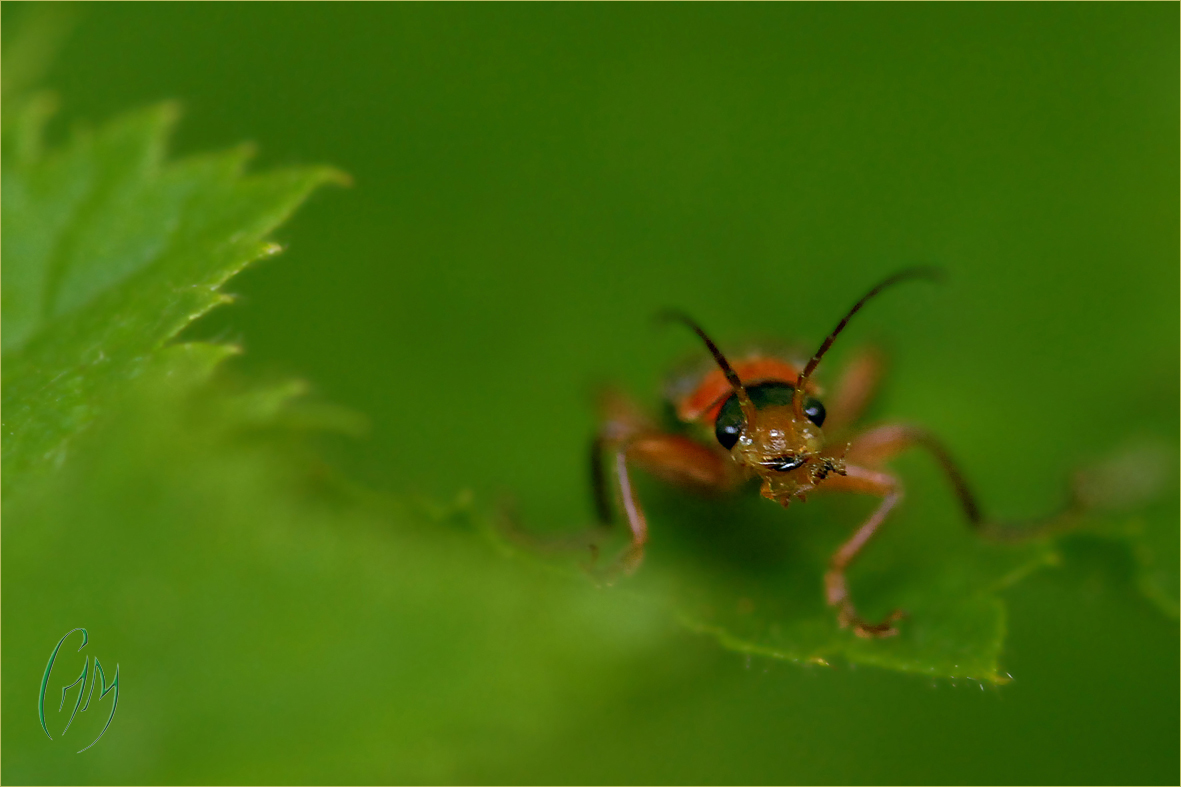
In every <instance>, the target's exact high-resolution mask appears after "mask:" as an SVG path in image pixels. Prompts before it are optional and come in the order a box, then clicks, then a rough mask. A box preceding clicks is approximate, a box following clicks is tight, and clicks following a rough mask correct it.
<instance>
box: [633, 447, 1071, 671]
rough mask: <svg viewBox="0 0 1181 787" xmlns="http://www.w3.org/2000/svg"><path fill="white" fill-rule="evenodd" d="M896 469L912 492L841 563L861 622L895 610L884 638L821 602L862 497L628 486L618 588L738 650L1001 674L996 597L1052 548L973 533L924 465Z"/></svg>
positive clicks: (1000, 610) (1046, 559)
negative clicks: (627, 544) (633, 495)
mask: <svg viewBox="0 0 1181 787" xmlns="http://www.w3.org/2000/svg"><path fill="white" fill-rule="evenodd" d="M899 465H900V466H901V467H903V468H904V476H905V477H907V479H908V480H909V481H911V482H912V483H910V484H908V487H909V488H911V489H912V490H913V491H912V492H911V494H910V495H909V496H908V498H907V499H906V500H905V502H904V504H903V505H902V506H901V507H900V508H899V509H898V510H897V511H896V512H895V513H894V515H893V516H891V518H890V520H888V521H887V524H886V525H885V526H883V528H882V530H881V532H880V533H879V534H878V535H877V536H875V539H874V541H872V542H871V543H870V545H869V546H867V547H866V548H865V550H864V552H863V553H862V556H861V557H859V559H858V560H857V561H856V562H855V563H854V564H853V566H852V567H851V568H850V570H849V581H850V586H851V590H852V593H853V598H854V601H855V602H856V603H857V605H858V609H859V610H860V611H861V612H862V614H863V615H864V616H865V617H866V618H867V619H868V620H875V619H879V618H881V617H884V616H885V615H886V614H887V613H889V612H890V611H891V610H893V609H901V610H903V611H905V612H906V613H907V615H908V617H907V618H905V619H904V620H902V621H900V622H899V623H898V625H897V627H898V630H899V634H898V635H897V636H894V637H890V638H885V639H871V640H867V639H861V638H858V637H857V636H855V635H854V634H853V633H852V632H850V631H848V630H845V629H841V628H840V627H839V625H838V624H837V620H836V616H835V613H834V611H833V610H832V609H831V608H829V607H828V606H827V605H826V604H825V601H824V591H823V576H824V572H825V569H826V568H827V563H828V559H829V557H830V556H831V555H832V553H833V552H834V551H835V550H836V549H837V547H838V546H839V545H840V544H841V543H842V542H843V541H844V540H845V539H846V538H848V537H849V536H850V535H851V534H852V532H853V530H854V529H855V527H856V526H857V525H858V524H859V523H860V522H861V521H862V520H864V518H865V517H866V516H868V514H869V512H870V511H872V507H873V505H874V504H876V500H874V499H872V498H861V499H859V500H858V499H851V500H842V499H837V498H828V499H826V498H824V497H823V496H820V497H818V498H817V499H816V500H810V501H809V502H808V503H807V505H803V504H799V503H796V504H793V505H792V506H791V507H790V508H789V509H787V510H786V511H785V510H783V509H782V508H781V507H780V506H777V505H773V504H771V503H769V502H768V501H766V500H763V499H761V498H758V497H756V496H754V495H753V494H752V495H750V496H745V497H744V496H739V497H735V498H731V499H725V500H718V501H701V500H697V499H694V498H693V497H691V496H689V495H688V494H687V493H683V492H679V491H678V490H674V489H668V488H665V487H661V486H659V485H657V484H655V483H643V482H641V484H642V486H641V489H642V492H641V494H642V496H643V499H644V502H645V506H646V511H647V514H648V517H649V524H650V527H651V531H652V535H651V538H652V542H651V545H650V547H649V549H648V550H647V557H646V560H645V564H644V565H643V567H642V568H641V569H640V571H639V572H637V574H636V575H635V576H634V577H632V578H629V579H627V580H621V581H620V584H626V585H627V586H628V587H634V588H635V589H636V591H637V592H639V593H640V594H641V595H642V596H644V597H647V598H649V599H651V600H657V599H662V600H664V603H666V604H669V605H670V609H671V612H672V614H673V615H674V616H675V617H676V618H677V619H678V620H679V621H680V622H681V623H682V624H683V625H684V626H686V627H687V628H688V629H690V630H692V631H695V632H698V633H700V634H704V635H708V636H711V637H713V638H715V639H716V640H717V641H718V642H719V643H720V644H722V645H723V646H724V647H727V648H730V649H732V650H736V651H738V652H741V653H745V654H750V655H758V656H766V657H771V658H775V659H782V660H786V661H791V662H798V663H812V664H831V663H833V662H845V663H849V664H865V665H872V666H876V667H880V668H884V669H891V670H897V671H900V672H907V673H914V674H921V675H925V676H929V677H934V678H940V679H944V678H946V679H953V680H955V679H965V680H977V681H981V682H991V683H1005V682H1007V681H1008V677H1007V674H1006V672H1005V671H1004V669H1003V667H1002V666H1001V663H1000V660H1001V653H1002V650H1003V645H1004V639H1005V633H1006V626H1005V608H1004V603H1003V602H1002V600H1001V598H1000V596H999V594H1000V592H1001V591H1002V590H1004V589H1006V588H1008V587H1010V586H1011V585H1012V584H1014V583H1015V582H1017V581H1018V580H1019V579H1021V578H1022V577H1024V576H1025V575H1027V574H1028V573H1030V572H1031V571H1035V570H1037V569H1039V568H1041V567H1044V566H1046V565H1050V564H1053V563H1054V562H1056V561H1057V553H1056V551H1055V549H1054V547H1053V544H1052V543H1051V541H1050V540H1049V539H1047V538H1042V539H1040V540H1036V541H1030V542H1027V543H1020V544H1002V543H996V542H991V541H989V540H987V539H984V538H982V537H981V536H980V535H979V534H978V533H975V532H973V531H972V530H971V528H970V527H968V526H967V525H966V524H965V523H964V522H963V520H962V516H961V514H960V512H959V510H958V509H957V508H956V504H955V502H954V501H953V499H952V497H951V494H950V492H948V491H947V490H945V489H941V488H940V486H941V485H942V484H944V480H943V479H942V477H940V476H939V475H938V473H937V471H936V470H935V469H934V468H932V467H926V468H924V467H923V466H922V465H921V464H920V463H915V462H912V461H909V459H908V460H906V461H903V462H900V463H899Z"/></svg>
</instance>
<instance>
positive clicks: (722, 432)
mask: <svg viewBox="0 0 1181 787" xmlns="http://www.w3.org/2000/svg"><path fill="white" fill-rule="evenodd" d="M744 426H746V418H744V417H743V415H742V405H741V404H740V403H739V402H738V397H736V396H731V397H730V398H729V399H727V400H726V403H725V404H723V405H722V409H721V410H720V411H719V412H718V419H717V420H716V421H714V435H715V436H716V437H717V438H718V442H719V443H721V444H722V447H723V448H725V449H726V450H727V451H729V450H730V449H731V448H733V447H734V445H735V444H736V443H737V442H738V438H739V437H740V436H741V435H742V427H744Z"/></svg>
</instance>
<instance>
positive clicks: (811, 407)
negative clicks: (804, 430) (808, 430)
mask: <svg viewBox="0 0 1181 787" xmlns="http://www.w3.org/2000/svg"><path fill="white" fill-rule="evenodd" d="M804 415H806V416H808V420H809V421H811V422H812V423H814V424H816V425H817V426H824V416H825V412H824V405H822V404H821V403H820V400H819V399H812V398H809V399H808V400H807V401H806V402H804Z"/></svg>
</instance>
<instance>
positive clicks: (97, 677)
mask: <svg viewBox="0 0 1181 787" xmlns="http://www.w3.org/2000/svg"><path fill="white" fill-rule="evenodd" d="M75 631H81V632H82V644H81V645H79V646H78V650H79V651H81V650H82V648H84V647H86V641H87V638H88V637H87V634H86V629H84V628H76V629H70V630H69V631H67V632H66V635H65V636H64V637H62V638H61V639H60V640H58V642H57V646H56V647H54V649H53V653H50V654H49V663H48V664H46V665H45V677H43V678H41V697H40V700H39V701H38V703H37V712H38V714H39V715H40V716H41V729H43V730H45V734H46V735H49V727H48V725H46V723H45V689H46V687H47V686H49V673H51V672H53V662H54V661H56V660H57V654H58V651H60V650H61V649H62V645H63V644H64V643H65V641H66V640H67V639H69V637H70V635H71V634H73V633H74V632H75ZM89 670H90V657H89V656H87V657H86V659H85V660H84V661H83V662H82V674H81V675H79V676H78V678H77V679H76V680H75V681H74V682H73V683H71V684H70V685H69V686H66V687H64V688H63V689H62V700H61V702H60V703H59V704H58V706H57V710H58V712H59V713H60V712H61V709H62V708H63V707H65V704H66V692H67V691H69V690H70V689H72V688H74V687H75V686H78V685H79V684H81V686H79V688H78V699H77V701H76V702H75V703H74V711H73V713H71V714H70V720H69V721H68V722H66V728H65V729H64V730H62V735H65V734H66V730H69V729H70V725H71V724H73V723H74V717H75V716H77V715H78V713H79V712H82V713H85V712H86V709H87V708H89V707H90V700H91V698H92V697H93V696H94V684H95V683H96V682H97V683H98V684H99V686H100V688H99V691H98V699H99V701H100V702H101V701H102V698H103V697H105V696H107V694H109V693H110V692H112V691H113V692H114V693H115V696H114V697H113V698H112V701H111V715H110V716H108V717H107V723H106V724H105V725H103V730H102V732H100V733H99V734H98V738H101V737H102V736H103V735H104V734H106V731H107V727H110V726H111V720H112V719H114V718H115V708H117V707H119V665H118V663H116V664H115V677H114V679H113V680H112V681H111V685H110V686H108V685H107V676H106V674H105V673H104V672H103V668H102V665H101V664H99V663H98V659H97V658H96V659H95V660H94V674H93V675H91V674H90V671H89ZM88 676H89V678H90V692H89V693H87V691H86V680H87V677H88ZM83 694H86V704H85V705H82V695H83ZM80 705H81V706H82V707H81V711H79V707H78V706H80ZM98 738H95V739H94V740H92V741H91V742H90V746H93V745H94V744H96V743H98ZM49 740H53V736H52V735H49ZM90 746H85V747H83V748H81V749H79V750H78V754H81V753H82V752H84V751H86V750H87V749H89V748H90Z"/></svg>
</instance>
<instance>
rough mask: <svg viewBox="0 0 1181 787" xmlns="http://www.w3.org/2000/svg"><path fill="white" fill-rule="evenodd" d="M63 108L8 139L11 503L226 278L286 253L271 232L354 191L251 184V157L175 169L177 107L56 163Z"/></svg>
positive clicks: (7, 473)
mask: <svg viewBox="0 0 1181 787" xmlns="http://www.w3.org/2000/svg"><path fill="white" fill-rule="evenodd" d="M50 106H51V104H50V103H49V102H48V101H47V100H45V99H40V100H31V101H29V102H27V103H26V104H25V105H24V106H23V108H22V109H21V110H20V112H21V115H20V117H18V118H16V119H15V120H13V121H12V122H11V123H9V124H6V125H5V132H4V136H5V139H4V149H5V151H6V153H7V155H5V157H4V160H3V173H2V175H3V191H4V197H5V204H4V214H3V227H2V232H3V236H4V240H5V270H4V273H5V277H4V278H5V281H4V285H5V286H4V289H3V293H2V294H0V295H2V298H3V302H2V307H0V314H2V316H3V329H2V332H3V345H2V352H3V358H4V366H5V380H4V383H5V384H4V391H3V409H4V424H3V428H4V456H3V470H4V473H3V475H4V490H8V489H11V488H13V485H14V484H17V483H19V482H20V481H21V479H22V478H23V476H24V474H25V473H27V472H28V471H30V470H35V469H38V468H46V467H52V466H54V465H56V464H58V463H60V462H61V461H62V459H63V457H64V454H65V452H66V450H67V449H68V445H69V442H70V440H71V439H72V438H73V437H75V436H76V435H77V434H78V433H79V432H80V431H81V430H82V429H84V428H85V427H86V425H87V424H88V423H90V422H91V421H92V420H93V418H94V417H95V415H96V414H97V413H98V412H99V411H100V410H101V409H102V407H103V405H104V402H106V401H107V400H108V399H109V397H110V396H111V394H112V392H114V391H117V390H118V389H119V388H120V387H122V386H124V385H126V383H127V381H129V380H131V379H133V378H135V377H136V376H137V375H138V374H140V373H141V372H142V370H143V369H144V367H145V365H146V364H147V363H149V362H150V361H151V359H152V358H153V356H154V355H155V354H156V353H158V351H159V350H160V349H161V348H162V347H163V346H164V345H165V344H166V343H167V342H168V341H169V340H170V339H172V338H173V337H175V336H176V335H177V333H178V332H179V331H180V330H181V329H182V328H184V327H185V326H186V325H188V324H189V323H190V322H191V321H192V320H194V319H196V318H197V317H199V316H201V315H202V314H204V313H206V312H207V311H209V310H210V309H211V308H213V307H214V306H216V305H217V304H219V303H224V302H225V301H227V300H229V296H227V295H225V294H223V293H222V292H221V291H220V287H221V285H222V284H223V283H224V282H225V281H226V280H227V279H228V278H229V277H231V276H233V275H234V274H235V273H237V272H238V271H240V270H241V269H242V268H243V267H244V266H246V265H247V264H249V263H250V262H251V261H253V260H256V259H259V258H260V257H263V256H266V255H269V254H273V253H275V252H276V251H278V250H279V249H278V247H277V246H276V245H275V244H273V243H269V242H267V241H266V240H265V239H266V237H267V236H268V235H269V234H270V232H271V231H272V230H274V228H275V227H276V226H278V225H279V224H280V223H282V222H283V221H284V220H285V219H286V218H287V217H288V216H289V215H290V214H291V212H292V211H293V210H294V209H295V208H296V207H297V206H298V205H299V204H300V203H301V202H302V201H303V200H304V199H306V198H307V196H308V194H310V193H311V191H312V190H314V189H315V188H316V187H317V186H319V185H321V184H323V183H325V182H328V181H332V180H336V181H340V180H341V175H340V174H339V173H337V172H335V171H333V170H331V169H328V168H323V167H306V168H291V169H285V170H278V171H273V172H268V173H264V174H259V175H247V174H244V173H243V167H244V165H245V162H246V160H247V158H248V157H249V149H248V148H245V147H239V148H237V149H234V150H231V151H228V152H225V153H220V154H213V155H205V156H197V157H192V158H188V159H184V160H180V161H168V160H166V156H165V149H166V141H167V137H168V133H169V131H170V129H171V127H172V125H173V123H174V122H175V120H176V116H177V110H176V107H175V106H174V105H171V104H164V105H160V106H156V107H152V108H149V109H146V110H142V111H139V112H133V113H130V114H127V115H124V116H122V117H119V118H117V119H115V120H114V121H112V122H111V123H109V124H107V125H105V126H103V127H102V128H100V129H98V130H96V131H93V132H83V133H79V134H77V135H76V136H75V137H74V138H73V139H72V140H71V141H70V142H69V144H67V145H66V146H65V147H64V148H62V149H60V150H44V149H43V146H42V145H41V143H40V139H41V134H42V131H43V126H44V122H45V120H46V119H47V117H48V115H49V108H50Z"/></svg>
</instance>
